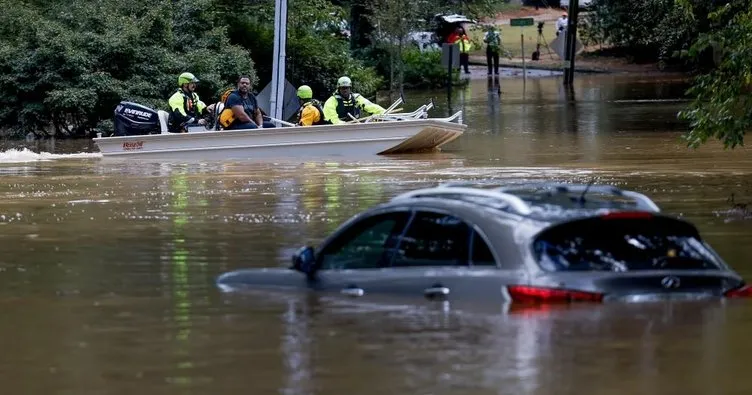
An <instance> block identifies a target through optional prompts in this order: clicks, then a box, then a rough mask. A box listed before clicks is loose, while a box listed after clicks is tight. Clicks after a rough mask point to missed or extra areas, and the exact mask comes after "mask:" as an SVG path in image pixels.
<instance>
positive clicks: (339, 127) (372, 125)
mask: <svg viewBox="0 0 752 395" xmlns="http://www.w3.org/2000/svg"><path fill="white" fill-rule="evenodd" d="M400 126H410V127H415V126H423V127H430V126H437V127H441V128H443V129H447V130H450V131H453V132H462V133H464V131H465V130H466V129H467V125H465V124H462V123H457V122H449V121H445V120H441V119H430V118H428V119H425V118H424V119H415V120H412V119H409V120H401V121H384V122H369V123H353V124H336V125H312V126H292V127H279V128H261V129H237V130H207V131H201V132H191V133H160V134H143V135H133V136H109V137H96V138H93V139H92V140H94V141H95V142H99V141H112V142H113V143H114V142H116V141H128V140H144V139H146V140H150V141H158V140H172V139H186V138H190V139H202V138H204V139H209V138H217V137H222V136H227V137H230V136H235V137H238V136H242V135H249V136H265V135H287V134H301V133H302V134H306V133H317V132H319V131H321V129H328V130H327V131H335V132H345V131H353V130H355V131H364V130H371V129H384V128H395V127H400Z"/></svg>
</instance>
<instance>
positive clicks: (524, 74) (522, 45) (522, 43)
mask: <svg viewBox="0 0 752 395" xmlns="http://www.w3.org/2000/svg"><path fill="white" fill-rule="evenodd" d="M520 49H521V50H522V82H523V83H524V82H525V79H526V78H527V67H526V66H525V33H524V30H523V29H522V26H520Z"/></svg>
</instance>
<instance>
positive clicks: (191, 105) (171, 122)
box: [167, 89, 199, 133]
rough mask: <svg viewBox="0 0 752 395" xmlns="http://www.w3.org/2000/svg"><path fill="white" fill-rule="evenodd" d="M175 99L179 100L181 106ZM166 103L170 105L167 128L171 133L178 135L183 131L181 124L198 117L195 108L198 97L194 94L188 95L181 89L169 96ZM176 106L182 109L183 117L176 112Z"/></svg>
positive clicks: (178, 111)
mask: <svg viewBox="0 0 752 395" xmlns="http://www.w3.org/2000/svg"><path fill="white" fill-rule="evenodd" d="M178 98H179V99H178ZM176 99H177V100H181V101H182V104H178V103H177V102H176V101H177V100H176ZM168 103H169V105H170V115H169V117H168V119H167V128H168V130H169V131H170V132H171V133H180V132H182V131H184V129H183V124H184V123H185V122H187V121H188V120H189V119H191V118H197V117H198V116H199V112H198V109H197V108H196V103H198V95H197V94H196V93H195V92H192V93H190V94H188V93H186V92H185V91H184V90H183V89H178V90H177V91H176V92H175V93H174V94H173V95H172V96H170V99H169V100H168ZM178 106H182V107H183V111H184V112H185V115H183V114H182V113H181V112H180V110H178V108H177V107H178Z"/></svg>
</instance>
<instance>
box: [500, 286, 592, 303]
mask: <svg viewBox="0 0 752 395" xmlns="http://www.w3.org/2000/svg"><path fill="white" fill-rule="evenodd" d="M507 291H508V292H509V296H510V297H511V298H512V301H513V302H520V303H567V302H601V301H602V300H603V294H600V293H596V292H583V291H571V290H567V289H558V288H541V287H530V286H525V285H510V286H508V287H507Z"/></svg>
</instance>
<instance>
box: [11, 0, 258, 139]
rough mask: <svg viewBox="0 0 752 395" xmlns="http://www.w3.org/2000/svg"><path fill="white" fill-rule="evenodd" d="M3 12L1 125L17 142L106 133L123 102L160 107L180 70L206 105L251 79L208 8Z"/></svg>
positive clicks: (178, 1) (108, 3)
mask: <svg viewBox="0 0 752 395" xmlns="http://www.w3.org/2000/svg"><path fill="white" fill-rule="evenodd" d="M40 3H41V2H40ZM2 5H3V9H4V12H3V13H2V15H0V33H1V35H0V56H2V57H1V58H0V123H2V124H3V125H5V126H6V127H7V128H9V129H11V130H15V131H17V132H20V133H23V134H27V133H29V132H34V133H37V134H42V135H56V136H86V135H90V134H92V133H93V131H95V130H102V131H105V132H107V131H108V130H107V129H111V126H110V124H111V118H112V111H113V109H114V108H115V106H116V105H117V103H118V102H119V101H121V100H129V101H135V102H138V103H141V104H144V105H147V106H151V107H154V108H162V109H166V105H167V97H168V96H169V95H170V94H171V93H172V92H173V91H174V90H175V89H177V75H178V74H179V73H180V72H183V71H191V72H193V73H194V74H196V75H197V76H198V77H199V79H200V80H201V83H200V84H199V85H200V88H199V89H200V90H199V93H200V94H201V95H202V98H203V99H204V100H211V99H213V98H216V96H217V95H216V94H217V91H218V90H219V89H220V88H221V87H224V86H226V85H227V83H228V82H230V81H234V79H235V78H236V76H237V75H238V74H239V73H247V74H252V75H253V74H254V65H253V61H252V60H251V58H250V54H249V52H248V51H247V50H245V49H243V48H241V47H239V46H233V45H230V42H229V41H228V39H227V34H226V28H225V27H224V26H223V25H221V24H218V23H216V21H215V18H213V16H212V11H211V10H212V1H211V0H190V1H188V0H158V1H145V0H132V1H128V2H122V1H117V0H100V1H97V2H78V3H76V2H73V3H70V2H62V1H49V2H45V3H44V5H40V6H36V4H35V3H17V2H9V1H4V2H3V4H2ZM50 127H51V128H50Z"/></svg>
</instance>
